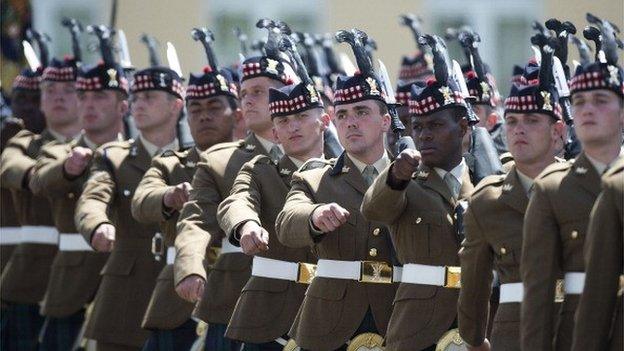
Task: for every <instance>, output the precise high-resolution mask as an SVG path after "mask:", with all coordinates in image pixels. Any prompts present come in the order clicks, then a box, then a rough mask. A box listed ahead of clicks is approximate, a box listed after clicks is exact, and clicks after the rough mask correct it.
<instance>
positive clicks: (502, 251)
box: [500, 247, 507, 255]
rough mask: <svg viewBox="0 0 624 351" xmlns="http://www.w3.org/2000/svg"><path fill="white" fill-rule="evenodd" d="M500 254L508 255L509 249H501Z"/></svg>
mask: <svg viewBox="0 0 624 351" xmlns="http://www.w3.org/2000/svg"><path fill="white" fill-rule="evenodd" d="M500 252H501V255H504V254H506V253H507V249H506V248H504V247H501V249H500Z"/></svg>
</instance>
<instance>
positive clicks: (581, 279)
mask: <svg viewBox="0 0 624 351" xmlns="http://www.w3.org/2000/svg"><path fill="white" fill-rule="evenodd" d="M563 285H564V291H565V293H566V294H567V295H570V294H571V295H580V294H582V293H583V287H584V286H585V273H583V272H568V273H566V274H565V279H564V281H563Z"/></svg>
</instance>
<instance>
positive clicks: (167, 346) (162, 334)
mask: <svg viewBox="0 0 624 351" xmlns="http://www.w3.org/2000/svg"><path fill="white" fill-rule="evenodd" d="M196 327H197V322H195V321H194V320H192V319H189V320H187V321H186V322H184V323H183V324H182V325H181V326H179V327H177V328H175V329H171V330H165V329H155V330H152V331H151V332H150V336H149V338H148V339H147V341H146V342H145V345H144V346H143V351H178V350H181V351H185V350H190V349H191V346H192V345H193V342H194V341H195V339H197V332H196V331H195V330H196Z"/></svg>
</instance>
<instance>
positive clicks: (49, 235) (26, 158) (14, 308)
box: [0, 60, 80, 350]
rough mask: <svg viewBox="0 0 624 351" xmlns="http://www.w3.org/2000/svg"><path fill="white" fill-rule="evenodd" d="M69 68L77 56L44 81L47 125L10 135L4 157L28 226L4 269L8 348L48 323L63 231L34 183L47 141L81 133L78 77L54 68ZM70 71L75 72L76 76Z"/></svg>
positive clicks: (29, 345)
mask: <svg viewBox="0 0 624 351" xmlns="http://www.w3.org/2000/svg"><path fill="white" fill-rule="evenodd" d="M63 68H66V69H68V70H69V71H70V72H72V73H71V74H75V63H74V62H73V61H71V60H65V61H58V60H54V61H53V62H52V65H51V66H50V67H48V68H46V70H45V71H44V75H43V79H42V82H41V110H42V112H43V114H44V116H45V119H46V124H47V128H46V129H45V130H44V131H43V133H42V134H40V135H37V134H34V133H32V132H31V131H29V130H23V131H21V132H19V133H18V134H17V135H16V136H15V137H13V138H12V139H11V140H9V142H8V144H7V146H6V147H5V149H4V151H3V153H2V157H1V158H0V181H1V182H2V185H3V186H4V187H6V188H9V189H11V192H12V193H13V202H14V204H15V206H16V211H17V213H18V218H19V221H20V224H21V226H22V228H21V230H20V235H21V243H20V244H19V245H18V246H17V248H16V249H15V251H14V252H13V255H12V256H11V259H10V261H9V263H8V265H7V267H6V268H5V270H4V272H3V274H2V282H1V283H2V291H1V295H2V300H3V301H5V302H6V303H7V308H6V310H4V311H3V319H4V321H5V322H6V324H4V325H3V328H2V334H3V335H2V344H3V348H6V349H7V350H17V349H20V350H23V349H33V348H34V347H35V345H36V337H37V333H38V332H39V329H40V327H41V325H42V323H43V318H42V317H41V316H40V315H39V305H38V304H39V302H40V301H41V300H42V298H43V295H44V293H45V290H46V286H47V284H48V278H49V274H50V266H51V265H52V261H53V260H54V256H55V255H56V252H57V242H58V232H57V230H56V228H55V227H54V222H53V218H52V211H51V208H50V204H49V202H48V200H47V199H46V198H45V197H42V196H37V195H34V194H33V193H32V192H31V190H30V188H29V182H30V179H31V176H32V173H33V169H34V168H33V167H34V165H35V162H36V159H37V157H39V155H40V151H41V148H42V146H43V145H45V144H47V143H49V142H51V141H54V140H57V141H59V142H62V143H65V142H67V141H69V140H71V139H73V138H74V137H75V136H76V135H77V134H78V133H79V132H80V123H79V119H78V113H77V97H76V90H75V86H74V85H75V82H74V78H73V77H72V78H70V79H66V80H64V81H56V80H55V77H54V74H53V72H55V71H56V70H59V69H63ZM71 74H70V76H71Z"/></svg>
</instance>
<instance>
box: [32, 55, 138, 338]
mask: <svg viewBox="0 0 624 351" xmlns="http://www.w3.org/2000/svg"><path fill="white" fill-rule="evenodd" d="M110 69H113V70H115V66H114V65H110V64H109V65H106V64H99V65H96V66H95V67H91V68H89V69H85V70H80V72H79V73H78V78H77V82H76V87H77V90H78V114H79V117H80V120H81V123H82V127H83V133H82V135H81V136H80V137H79V138H77V139H75V140H73V141H72V142H70V143H61V142H51V143H49V144H47V145H46V146H45V147H43V148H42V150H41V154H40V156H39V158H38V159H37V164H36V165H35V168H34V173H33V176H32V178H31V180H30V187H31V189H32V190H33V192H34V193H35V194H37V195H41V196H46V197H47V198H48V199H50V203H51V204H52V215H53V217H54V223H55V226H56V229H57V230H58V231H59V252H58V253H57V254H56V257H55V258H54V262H53V263H52V271H51V274H50V280H49V283H48V287H47V290H46V295H45V298H44V301H43V304H42V308H41V314H43V315H44V316H46V324H45V330H44V331H43V332H42V336H43V338H42V342H41V348H42V349H45V350H70V349H71V348H72V346H73V345H74V343H75V340H76V337H77V335H78V333H79V331H80V328H81V326H82V325H83V323H84V319H85V307H86V306H87V305H88V304H89V303H90V302H91V301H92V300H93V297H94V296H95V293H96V291H97V288H98V285H99V283H100V271H101V269H102V267H103V266H104V263H106V259H107V258H108V255H107V254H105V253H99V252H93V249H92V248H91V246H90V245H89V244H88V243H87V242H86V241H85V240H84V238H83V237H82V236H81V235H80V234H78V233H77V232H78V230H77V229H76V227H75V224H74V209H75V208H76V202H77V201H78V198H79V196H80V193H81V192H82V188H83V186H84V184H85V182H86V181H87V178H88V175H89V174H88V173H89V172H88V171H89V166H90V164H91V159H92V155H93V153H94V152H95V149H96V148H97V147H99V146H100V145H102V144H104V143H107V142H110V141H114V140H116V139H118V138H119V137H120V133H121V132H122V131H123V123H122V119H123V116H124V115H125V114H126V112H127V110H128V102H127V96H128V95H127V91H125V90H124V89H123V87H121V86H116V87H108V86H97V85H94V84H88V82H89V80H92V79H94V78H96V77H97V78H98V79H100V80H104V79H105V77H107V76H108V75H109V73H108V71H109V70H110ZM48 71H49V70H46V72H48ZM64 73H65V72H64V71H63V70H56V71H51V72H50V73H49V75H54V76H55V77H56V79H64ZM117 74H121V72H119V71H117ZM45 77H46V76H45V74H44V78H45ZM65 79H69V77H68V78H65ZM72 79H73V78H72Z"/></svg>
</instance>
